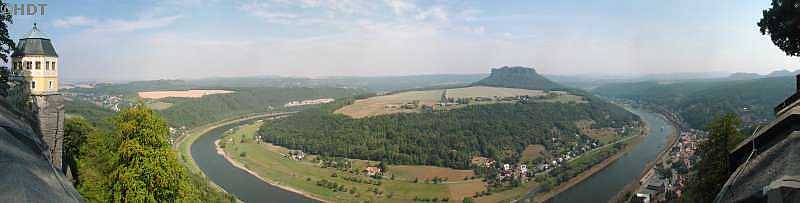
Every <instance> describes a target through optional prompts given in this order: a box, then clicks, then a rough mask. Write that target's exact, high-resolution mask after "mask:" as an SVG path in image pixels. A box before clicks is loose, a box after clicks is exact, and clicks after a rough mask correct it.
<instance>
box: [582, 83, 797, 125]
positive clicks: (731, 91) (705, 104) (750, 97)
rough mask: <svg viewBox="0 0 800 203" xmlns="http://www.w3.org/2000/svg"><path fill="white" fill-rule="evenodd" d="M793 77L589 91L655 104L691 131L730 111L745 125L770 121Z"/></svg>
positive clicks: (629, 85) (789, 90)
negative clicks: (674, 113)
mask: <svg viewBox="0 0 800 203" xmlns="http://www.w3.org/2000/svg"><path fill="white" fill-rule="evenodd" d="M794 83H795V82H794V78H793V77H770V78H758V79H751V80H711V81H689V82H676V83H658V82H638V83H617V84H609V85H604V86H601V87H598V88H596V89H594V90H593V91H592V92H593V93H595V94H599V95H602V96H607V97H614V98H624V99H631V100H636V101H640V102H643V103H647V104H651V105H658V106H660V107H664V108H667V109H669V110H671V111H674V112H677V113H678V114H679V115H680V116H681V117H682V118H683V119H684V120H685V121H686V122H687V123H688V124H689V125H690V126H691V127H692V128H697V129H703V128H705V126H706V124H707V123H708V122H709V121H710V120H711V119H713V117H714V116H715V115H719V114H722V113H726V112H734V113H736V114H738V115H739V116H741V117H742V118H743V120H744V121H745V122H746V123H750V122H755V123H758V122H759V121H766V120H770V119H772V118H773V112H772V108H773V107H775V105H777V104H778V103H780V102H782V101H783V99H785V98H786V97H788V96H790V95H791V94H792V93H794V88H795V86H794Z"/></svg>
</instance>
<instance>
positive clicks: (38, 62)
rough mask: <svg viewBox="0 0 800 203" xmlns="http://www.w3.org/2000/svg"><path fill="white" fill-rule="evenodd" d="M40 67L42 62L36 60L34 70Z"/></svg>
mask: <svg viewBox="0 0 800 203" xmlns="http://www.w3.org/2000/svg"><path fill="white" fill-rule="evenodd" d="M41 69H42V62H41V61H37V62H36V70H41Z"/></svg>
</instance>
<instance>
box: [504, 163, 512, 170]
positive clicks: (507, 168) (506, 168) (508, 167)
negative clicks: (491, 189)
mask: <svg viewBox="0 0 800 203" xmlns="http://www.w3.org/2000/svg"><path fill="white" fill-rule="evenodd" d="M510 170H511V165H509V164H503V171H510Z"/></svg>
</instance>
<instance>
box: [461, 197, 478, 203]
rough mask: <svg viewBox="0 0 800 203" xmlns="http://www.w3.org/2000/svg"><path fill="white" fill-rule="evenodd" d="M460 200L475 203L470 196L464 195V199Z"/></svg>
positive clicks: (464, 202) (465, 202)
mask: <svg viewBox="0 0 800 203" xmlns="http://www.w3.org/2000/svg"><path fill="white" fill-rule="evenodd" d="M461 202H463V203H475V200H474V199H472V197H464V200H462V201H461Z"/></svg>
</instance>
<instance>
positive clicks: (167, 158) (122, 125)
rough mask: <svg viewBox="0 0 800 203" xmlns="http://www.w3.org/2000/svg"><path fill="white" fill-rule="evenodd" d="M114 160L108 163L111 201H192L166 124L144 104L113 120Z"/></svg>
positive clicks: (125, 111)
mask: <svg viewBox="0 0 800 203" xmlns="http://www.w3.org/2000/svg"><path fill="white" fill-rule="evenodd" d="M113 121H114V124H115V125H116V129H115V132H114V134H113V135H112V137H113V138H114V139H113V143H112V146H113V148H116V149H117V156H116V157H115V159H113V160H111V168H112V171H111V173H110V176H109V178H110V180H109V184H110V187H111V200H112V201H115V202H116V201H120V202H174V201H179V200H184V201H185V200H186V199H191V198H192V195H193V194H192V191H191V187H190V186H189V181H188V177H187V175H186V171H185V168H184V167H183V166H181V165H180V163H178V160H177V158H176V155H175V152H174V151H172V149H171V146H170V144H169V143H168V142H167V136H168V135H169V129H168V127H167V123H166V122H165V121H164V119H162V118H161V117H159V116H157V115H155V112H153V111H152V110H150V109H148V108H147V107H145V106H144V104H143V103H139V104H137V105H135V106H134V107H133V108H130V109H126V110H124V111H122V112H120V113H119V114H117V116H115V117H114V119H113Z"/></svg>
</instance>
